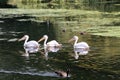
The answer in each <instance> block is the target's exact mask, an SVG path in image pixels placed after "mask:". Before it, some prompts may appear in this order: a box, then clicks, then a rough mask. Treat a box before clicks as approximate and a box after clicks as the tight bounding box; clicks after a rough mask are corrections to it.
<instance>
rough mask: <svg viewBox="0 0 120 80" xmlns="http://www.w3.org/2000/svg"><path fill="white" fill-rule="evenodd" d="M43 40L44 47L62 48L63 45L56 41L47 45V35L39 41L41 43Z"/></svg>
mask: <svg viewBox="0 0 120 80" xmlns="http://www.w3.org/2000/svg"><path fill="white" fill-rule="evenodd" d="M42 40H45V41H44V47H61V46H62V44H59V43H58V42H57V41H56V40H52V41H49V42H48V43H47V40H48V36H47V35H44V36H43V37H42V38H41V39H40V40H38V42H41V41H42Z"/></svg>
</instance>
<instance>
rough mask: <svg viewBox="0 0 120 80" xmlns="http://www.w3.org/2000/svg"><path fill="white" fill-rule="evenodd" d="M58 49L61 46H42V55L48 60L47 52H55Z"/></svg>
mask: <svg viewBox="0 0 120 80" xmlns="http://www.w3.org/2000/svg"><path fill="white" fill-rule="evenodd" d="M60 49H61V47H55V46H48V47H44V55H45V58H46V60H48V55H49V52H53V53H57V52H58V51H59V50H60Z"/></svg>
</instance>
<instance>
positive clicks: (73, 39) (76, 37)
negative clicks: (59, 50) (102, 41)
mask: <svg viewBox="0 0 120 80" xmlns="http://www.w3.org/2000/svg"><path fill="white" fill-rule="evenodd" d="M75 40H78V36H73V38H71V39H70V40H69V41H68V42H72V41H75Z"/></svg>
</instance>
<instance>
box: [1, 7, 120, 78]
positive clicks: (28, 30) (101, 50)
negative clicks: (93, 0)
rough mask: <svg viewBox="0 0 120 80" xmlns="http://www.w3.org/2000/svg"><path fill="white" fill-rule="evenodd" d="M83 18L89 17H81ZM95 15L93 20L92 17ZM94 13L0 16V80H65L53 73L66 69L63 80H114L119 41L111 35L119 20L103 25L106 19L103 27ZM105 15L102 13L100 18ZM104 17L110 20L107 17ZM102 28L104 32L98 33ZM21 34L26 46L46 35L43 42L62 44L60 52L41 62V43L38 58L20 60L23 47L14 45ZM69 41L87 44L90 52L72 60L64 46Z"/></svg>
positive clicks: (119, 56) (70, 49)
mask: <svg viewBox="0 0 120 80" xmlns="http://www.w3.org/2000/svg"><path fill="white" fill-rule="evenodd" d="M34 11H35V12H34ZM41 11H42V12H41ZM95 12H96V11H95ZM47 13H48V14H47ZM87 13H89V14H91V15H87V16H85V15H84V14H87ZM96 13H97V14H98V15H95V14H96ZM96 13H94V14H93V13H90V12H86V11H85V12H84V14H82V13H80V15H78V16H76V15H77V13H74V14H71V11H66V10H58V11H56V10H54V11H53V10H49V9H48V10H35V9H34V10H33V9H26V11H25V10H22V9H14V10H10V9H9V11H7V10H6V9H5V10H1V14H0V64H1V65H0V79H1V80H28V79H29V80H33V79H34V80H48V79H49V80H60V79H63V80H65V79H66V78H61V77H59V76H57V75H56V74H55V73H54V70H62V71H66V70H67V69H70V77H68V78H67V79H68V80H102V79H103V80H119V79H120V67H119V66H120V54H119V53H120V50H119V49H120V42H119V41H120V38H119V37H120V35H119V34H118V33H119V32H117V31H119V30H120V29H119V27H117V26H119V24H118V23H119V19H118V18H115V17H111V18H112V19H113V20H112V19H111V20H109V19H110V18H108V16H107V17H105V18H104V20H107V21H106V22H104V21H102V20H103V18H101V17H102V15H100V14H101V13H99V12H96ZM106 14H108V13H105V14H104V15H103V16H105V15H106ZM108 15H109V16H110V15H112V16H114V14H113V13H110V14H108ZM94 16H95V17H96V18H95V19H93V17H94ZM98 16H100V17H98ZM115 16H116V15H115ZM85 18H86V19H87V20H86V19H85ZM100 19H101V20H100ZM101 22H104V23H101ZM113 22H114V23H113ZM100 23H101V24H100ZM107 23H109V24H110V23H112V25H107ZM97 25H99V26H100V25H101V26H102V27H98V26H97ZM73 26H74V27H73ZM92 26H93V27H92ZM96 26H97V27H96ZM106 26H107V28H104V27H106ZM109 26H111V27H109ZM113 26H116V27H115V28H113ZM98 29H99V30H98ZM112 30H114V31H116V33H114V34H111V33H112V32H114V31H112ZM108 33H109V34H108ZM25 34H27V35H29V36H30V40H36V41H38V40H39V39H40V38H41V37H42V36H43V35H45V34H46V35H48V36H49V39H48V41H50V40H53V39H55V40H57V41H58V42H59V43H61V44H62V48H61V49H60V50H58V51H55V52H48V55H47V56H46V55H45V52H44V50H43V42H40V44H41V48H40V50H39V51H38V52H36V53H33V54H30V55H29V56H28V57H25V56H22V55H23V54H25V50H24V48H23V43H24V42H18V41H17V40H18V39H19V38H21V37H22V36H24V35H25ZM116 34H117V35H116ZM74 35H77V36H78V37H79V41H85V42H87V43H88V44H89V46H90V50H89V51H88V54H87V55H77V57H76V53H75V51H74V49H73V46H72V45H73V44H72V43H68V40H69V39H70V38H72V37H73V36H74Z"/></svg>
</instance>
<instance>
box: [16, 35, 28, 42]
mask: <svg viewBox="0 0 120 80" xmlns="http://www.w3.org/2000/svg"><path fill="white" fill-rule="evenodd" d="M28 38H29V36H28V35H24V36H23V37H22V38H20V39H19V40H18V41H23V40H25V39H28Z"/></svg>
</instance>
